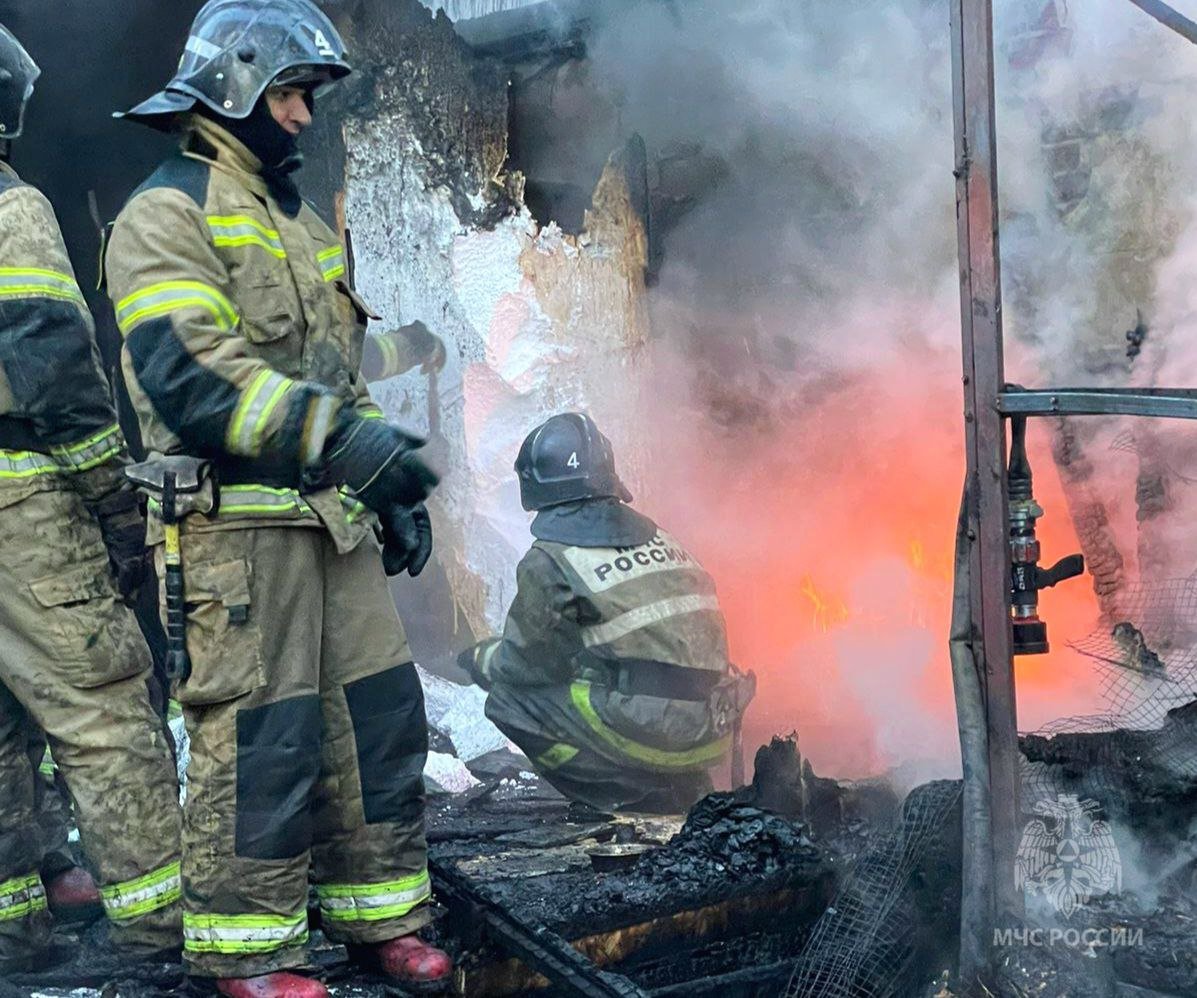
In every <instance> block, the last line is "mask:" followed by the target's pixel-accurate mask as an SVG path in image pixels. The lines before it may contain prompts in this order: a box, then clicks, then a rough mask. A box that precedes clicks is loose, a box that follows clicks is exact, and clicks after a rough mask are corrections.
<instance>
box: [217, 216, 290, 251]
mask: <svg viewBox="0 0 1197 998" xmlns="http://www.w3.org/2000/svg"><path fill="white" fill-rule="evenodd" d="M208 228H209V229H210V230H211V231H212V242H213V244H214V245H216V246H260V247H261V248H262V249H264V250H266V252H267V253H269V254H271V255H272V256H274V257H276V258H277V259H279V260H285V259H287V250H286V248H285V247H284V246H283V241H282V239H281V238H280V237H279V234H278V232H276V231H275V230H274V229H271V228H267V227H266V226H265V225H262V223H261V222H259V221H257V220H256V219H253V218H250V217H249V216H248V215H209V216H208Z"/></svg>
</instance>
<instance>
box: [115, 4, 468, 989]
mask: <svg viewBox="0 0 1197 998" xmlns="http://www.w3.org/2000/svg"><path fill="white" fill-rule="evenodd" d="M349 72H350V67H349V65H348V63H347V61H346V55H345V46H344V44H343V42H342V40H341V38H340V36H339V35H338V33H337V31H336V29H335V27H334V25H333V24H332V22H331V21H330V20H329V19H328V18H327V17H325V15H324V14H323V13H321V11H320V10H319V9H318V8H317V7H316V6H315V5H314V4H313V3H311V2H309V0H211V2H209V3H207V4H206V5H205V6H204V7H203V8H202V9H201V10H200V12H199V14H198V15H197V16H196V19H195V22H194V23H193V25H192V27H191V32H190V37H189V38H188V39H187V42H186V47H185V50H184V52H183V55H182V59H181V61H180V63H179V67H178V71H177V74H176V76H175V77H174V78H173V79H172V80H171V81H170V83H169V84H168V85H167V86H166V88H165V89H164V90H163V91H162V92H160V93H158V94H156V95H154V96H153V97H151V98H150V99H149V100H147V101H145V102H144V103H142V104H140V105H139V106H137V107H136V108H134V109H133V110H131V111H129V112H127V113H126V114H125V115H123V116H124V117H126V118H128V119H131V120H133V121H138V122H142V123H144V124H147V125H149V126H151V127H154V128H158V129H162V130H174V131H177V132H178V133H179V134H180V137H181V147H180V149H179V151H178V152H177V153H176V154H175V155H173V156H171V157H170V158H169V159H167V160H166V161H165V162H164V163H163V164H162V165H161V166H160V167H159V169H158V170H157V172H155V173H154V174H153V175H152V176H151V177H150V178H149V179H148V180H147V181H146V182H145V183H144V184H142V186H141V187H140V188H139V189H138V190H137V191H136V192H134V194H133V196H132V197H131V199H130V200H129V202H128V203H127V204H126V206H125V208H124V209H123V210H122V212H121V214H120V216H119V218H118V219H117V221H116V224H115V227H114V230H113V234H112V238H111V240H110V242H109V248H108V252H107V281H108V289H109V293H110V295H111V297H112V300H113V303H114V305H115V308H116V318H117V323H118V325H119V327H120V330H121V333H122V335H123V338H124V339H123V353H122V361H123V366H124V372H125V377H126V381H127V383H128V387H129V391H130V396H131V398H132V402H133V406H134V408H135V410H136V412H137V415H138V418H139V422H140V426H141V431H142V436H143V439H144V441H145V444H146V447H147V450H149V451H150V452H151V457H150V459H149V460H148V461H147V462H145V463H144V464H142V465H140V466H139V467H138V468H137V469H136V471H135V472H134V474H135V475H136V477H137V479H138V481H139V482H141V483H142V484H143V486H144V487H145V488H146V490H147V491H148V493H149V494H150V496H151V505H150V509H151V514H152V515H151V524H150V530H151V540H152V541H154V542H155V544H156V545H157V551H156V555H157V557H158V558H159V559H160V562H159V568H160V570H161V574H162V576H163V577H164V580H165V582H166V585H165V588H164V591H163V601H164V608H165V612H166V617H167V623H168V633H171V632H172V629H173V626H174V625H173V623H172V619H173V614H174V613H175V612H176V611H177V612H178V622H179V623H182V621H183V620H184V619H185V630H186V637H185V647H186V654H185V655H180V654H178V649H175V652H176V654H175V655H174V656H173V657H172V661H173V662H174V663H175V665H176V669H177V671H179V673H180V674H179V675H178V677H177V683H176V696H177V699H178V700H179V702H180V703H181V704H182V708H183V712H184V718H185V722H186V726H187V730H188V732H189V733H190V737H191V758H190V766H189V769H188V787H187V789H188V793H187V800H186V806H185V812H184V821H183V935H184V949H183V952H184V960H185V964H186V968H187V970H188V972H189V973H190V974H191V975H193V976H195V977H199V978H207V979H210V980H214V982H215V986H216V988H217V989H218V990H219V991H220V992H222V993H224V994H227V995H231V996H235V998H250V996H253V998H271V996H283V995H286V996H291V998H317V996H322V995H324V994H326V993H327V992H326V989H325V988H324V986H323V985H322V984H321V983H320V982H319V981H317V980H315V979H313V978H310V977H307V976H304V975H303V974H301V973H296V971H299V970H302V969H303V968H304V967H305V966H307V965H308V959H307V951H306V943H307V941H308V910H307V909H308V884H309V871H310V872H311V876H312V879H313V880H314V886H315V893H316V896H317V897H318V900H319V909H320V917H321V924H322V928H323V931H324V934H325V935H326V936H327V937H328V938H330V939H332V940H333V941H335V942H338V943H344V944H345V945H346V946H347V947H348V950H349V953H350V956H351V958H352V959H353V960H355V961H357V962H358V963H360V964H362V965H365V966H367V967H369V968H370V969H372V970H373V971H375V972H376V973H378V974H380V975H381V976H383V977H384V978H386V979H388V980H389V981H390V982H391V983H392V984H397V985H401V986H402V987H404V988H405V989H408V990H413V989H414V990H420V991H435V990H439V989H442V988H444V987H445V986H446V985H447V984H448V983H449V980H450V977H451V973H452V967H451V963H450V961H449V958H448V957H447V956H446V955H445V954H444V953H443V952H441V951H440V950H438V949H435V948H434V947H432V946H431V945H429V944H428V943H426V942H424V941H423V940H421V939H420V938H419V936H418V935H417V934H416V933H417V931H418V930H420V929H422V928H423V927H424V926H426V925H427V924H428V923H429V922H430V920H431V914H430V908H429V904H428V901H429V899H430V894H431V890H430V881H429V875H428V869H427V862H426V847H425V839H424V784H423V776H422V774H423V769H424V763H425V758H426V754H427V745H428V731H427V727H426V722H425V716H424V700H423V692H422V690H421V688H420V683H419V679H418V677H417V675H416V671H415V667H414V665H413V664H412V660H411V654H410V652H409V649H408V644H407V640H406V637H405V635H404V630H403V626H402V624H401V623H400V621H399V618H398V615H397V613H396V611H395V606H394V602H393V600H392V598H391V594H390V591H389V587H388V584H387V580H386V575H385V574H384V569H385V571H386V572H389V573H391V574H395V573H398V572H400V571H407V572H409V573H410V574H413V575H414V574H417V573H418V572H419V571H420V569H421V568H422V567H423V565H424V563H425V562H426V560H427V558H428V556H429V553H430V551H431V545H432V534H431V526H430V523H429V520H428V516H427V512H426V511H425V509H424V507H423V505H422V503H423V500H424V499H425V498H426V497H427V496H428V495H429V494H430V492H431V491H432V489H433V487H434V486H435V484H436V476H435V475H434V474H433V472H432V471H430V470H429V468H428V467H427V466H426V465H425V464H424V463H423V462H422V461H421V459H420V458H419V457H418V456H417V450H418V448H419V446H420V441H418V440H416V439H414V438H412V437H410V436H408V435H407V434H406V433H404V432H402V431H401V430H399V429H397V428H395V427H393V426H391V425H389V424H388V423H387V421H386V420H385V419H384V418H383V414H382V412H381V410H380V409H379V408H378V406H377V405H375V404H374V402H373V401H371V399H370V396H369V393H368V391H367V389H366V386H365V383H364V379H363V378H362V377H361V376H360V374H359V368H360V364H361V358H362V348H363V339H364V335H365V330H366V323H367V319H368V318H369V317H370V315H371V313H370V310H369V308H368V307H367V306H366V305H365V304H364V303H363V302H362V300H361V299H360V298H359V297H358V296H357V294H356V293H355V292H354V290H353V288H352V286H351V275H350V274H349V273H348V272H347V264H346V254H345V252H344V249H343V247H342V243H341V240H340V238H339V237H338V235H337V234H336V233H335V232H334V231H333V230H332V229H330V228H329V226H328V225H326V224H325V222H324V221H322V220H321V219H320V217H319V216H318V215H317V214H316V213H315V212H314V211H313V210H312V208H311V207H310V206H309V205H308V204H306V203H305V202H304V200H303V199H302V198H301V197H300V194H299V191H298V190H297V188H296V184H295V181H294V179H293V173H294V170H295V169H296V168H297V167H298V166H299V164H300V155H299V152H298V149H297V138H298V136H299V135H300V133H301V132H302V131H303V130H304V129H305V128H306V127H307V126H308V125H309V124H310V123H311V121H312V114H313V113H314V110H315V108H316V104H317V101H318V98H319V94H320V93H321V92H322V90H323V88H324V87H326V86H327V85H329V84H332V83H334V82H335V81H337V80H340V79H341V78H343V77H344V76H346V75H347V74H348V73H349ZM174 521H181V522H179V523H177V524H176V523H175V522H174ZM376 527H378V529H379V532H380V534H381V536H382V537H383V539H384V546H383V549H382V550H381V551H380V549H379V545H378V544H377V543H375V540H374V538H375V530H376ZM176 542H177V548H176ZM172 572H173V573H174V574H173V576H172ZM180 575H181V577H182V578H181V581H180V582H179V585H180V588H181V589H182V590H183V591H184V592H185V601H182V606H184V607H185V617H184V612H183V609H182V608H180V607H179V606H178V605H177V604H176V602H175V598H176V596H181V595H182V594H181V593H180V594H175V593H174V592H173V591H172V589H171V578H172V577H173V578H178V576H180ZM172 640H173V639H172Z"/></svg>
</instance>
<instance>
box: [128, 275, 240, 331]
mask: <svg viewBox="0 0 1197 998" xmlns="http://www.w3.org/2000/svg"><path fill="white" fill-rule="evenodd" d="M185 308H201V309H203V310H204V311H206V312H208V313H209V314H211V316H212V318H213V319H215V320H216V325H217V328H219V329H222V330H225V331H228V330H231V329H232V328H233V327H234V326H235V325H237V321H238V315H237V310H236V309H235V308H233V305H232V303H231V302H230V301H229V300H228V298H226V297H225V296H224V295H223V294H222V293H221V292H220V291H218V290H217V289H216V288H214V287H212V286H211V285H209V284H201V283H200V282H199V281H163V282H161V283H159V284H151V285H150V286H149V287H146V288H142V289H141V290H140V291H134V292H133V294H131V295H129V296H128V297H126V298H123V299H121V301H119V302H117V305H116V324H117V325H118V326H119V327H120V330H121V332H122V333H123V334H124V335H126V336H128V335H129V333H130V332H132V330H133V329H134V328H135V327H136V326H137V325H138V324H139V323H141V322H144V321H145V320H146V319H152V318H155V317H157V316H160V315H167V314H169V313H171V312H176V311H179V310H181V309H185Z"/></svg>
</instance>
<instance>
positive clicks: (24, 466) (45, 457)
mask: <svg viewBox="0 0 1197 998" xmlns="http://www.w3.org/2000/svg"><path fill="white" fill-rule="evenodd" d="M122 446H123V440H122V438H121V431H120V428H119V427H118V426H117V425H116V424H115V423H113V424H112V426H109V427H107V428H105V429H103V430H101V431H100V432H99V433H96V434H94V435H92V436H90V437H88V438H87V439H86V440H81V441H79V442H78V443H75V444H64V445H62V446H57V447H52V448H50V453H49V454H42V453H40V452H39V451H31V450H3V449H0V481H4V480H14V479H25V478H33V477H35V476H37V475H55V474H58V473H59V472H69V473H77V472H82V471H90V470H91V469H92V468H96V467H99V466H100V465H101V464H103V463H104V462H105V461H109V460H111V459H112V458H114V457H116V455H118V454H119V453H120V452H121V448H122Z"/></svg>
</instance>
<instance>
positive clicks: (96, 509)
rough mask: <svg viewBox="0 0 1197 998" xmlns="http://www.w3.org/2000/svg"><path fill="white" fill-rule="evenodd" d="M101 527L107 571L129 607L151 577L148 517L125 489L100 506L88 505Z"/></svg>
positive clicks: (94, 503)
mask: <svg viewBox="0 0 1197 998" xmlns="http://www.w3.org/2000/svg"><path fill="white" fill-rule="evenodd" d="M88 509H89V510H90V511H91V515H92V516H94V517H95V518H96V522H97V523H99V525H100V536H101V537H102V538H103V539H104V546H105V547H106V548H107V549H108V567H109V568H110V569H111V570H112V577H113V578H114V579H115V580H116V588H117V591H118V592H119V593H120V594H121V598H122V599H123V600H124V601H125V602H126V603H127V604H129V605H130V606H132V605H133V602H134V600H135V598H136V595H137V590H138V589H140V588H141V584H142V583H143V582H145V580H146V577H147V576H148V575H149V574H150V557H151V555H150V551H149V548H147V547H146V546H145V517H144V516H143V515H142V512H141V507H140V505H139V504H138V501H137V493H136V492H133V491H130V490H125V489H122V490H121V491H119V492H114V493H113V494H112V495H110V496H106V497H105V498H103V499H101V500H99V501H98V502H93V503H88Z"/></svg>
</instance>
